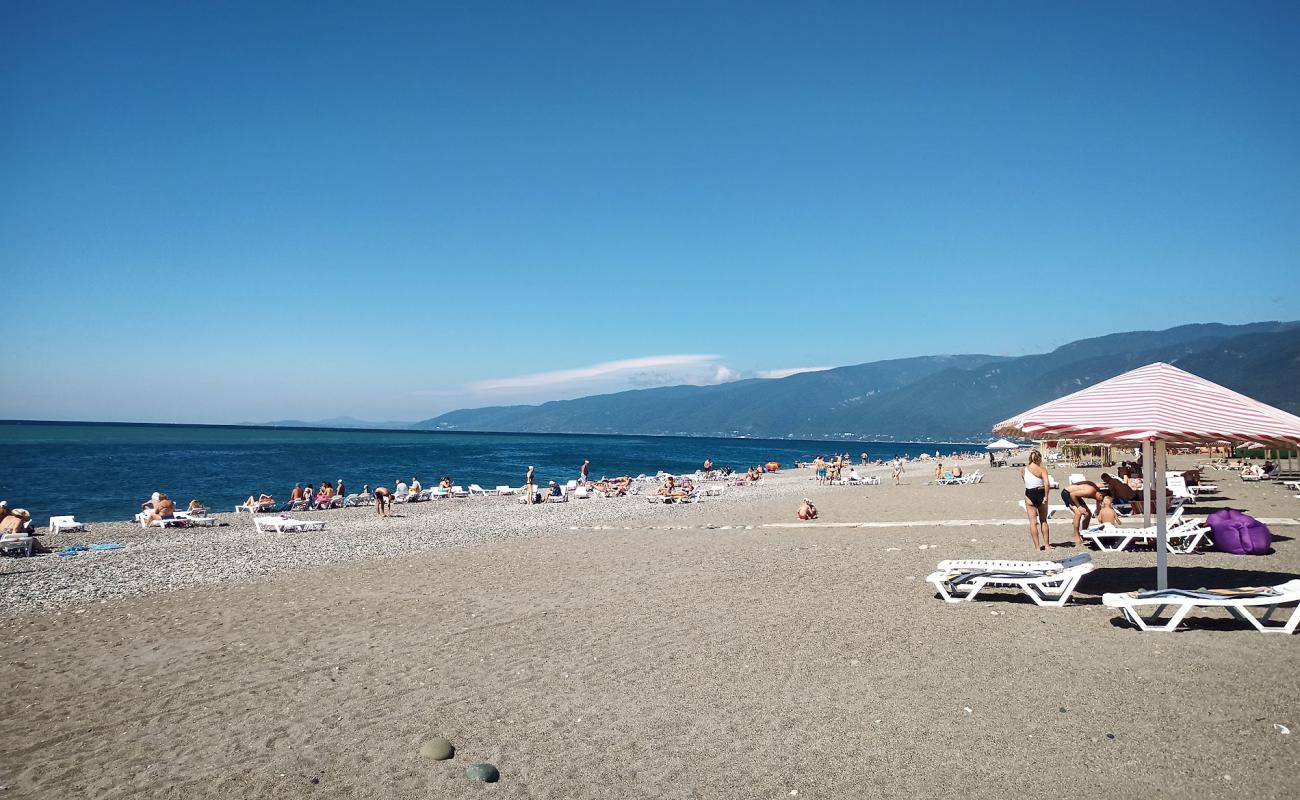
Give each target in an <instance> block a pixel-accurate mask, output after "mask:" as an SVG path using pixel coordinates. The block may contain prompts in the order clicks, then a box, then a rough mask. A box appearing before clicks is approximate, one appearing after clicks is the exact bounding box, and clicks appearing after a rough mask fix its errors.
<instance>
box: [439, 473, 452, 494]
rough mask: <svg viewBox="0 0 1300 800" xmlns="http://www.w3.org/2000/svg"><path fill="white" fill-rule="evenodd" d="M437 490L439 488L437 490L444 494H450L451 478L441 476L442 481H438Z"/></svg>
mask: <svg viewBox="0 0 1300 800" xmlns="http://www.w3.org/2000/svg"><path fill="white" fill-rule="evenodd" d="M438 488H439V489H442V490H443V491H444V492H450V491H451V476H450V475H443V476H442V480H440V481H438Z"/></svg>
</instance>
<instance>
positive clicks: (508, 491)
mask: <svg viewBox="0 0 1300 800" xmlns="http://www.w3.org/2000/svg"><path fill="white" fill-rule="evenodd" d="M519 491H520V490H519V489H516V488H514V487H513V486H498V487H497V497H509V496H510V495H512V494H519Z"/></svg>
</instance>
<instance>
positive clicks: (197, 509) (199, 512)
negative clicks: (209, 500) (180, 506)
mask: <svg viewBox="0 0 1300 800" xmlns="http://www.w3.org/2000/svg"><path fill="white" fill-rule="evenodd" d="M185 513H186V514H189V515H190V516H191V517H202V516H204V515H206V514H207V513H208V510H207V509H206V508H204V506H203V501H202V500H198V499H195V500H191V501H190V506H189V508H187V509H185Z"/></svg>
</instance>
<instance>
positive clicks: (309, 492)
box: [302, 483, 316, 508]
mask: <svg viewBox="0 0 1300 800" xmlns="http://www.w3.org/2000/svg"><path fill="white" fill-rule="evenodd" d="M302 501H303V502H304V503H306V504H307V507H308V508H315V507H316V487H315V486H313V485H311V484H310V483H309V484H307V488H305V489H303V490H302Z"/></svg>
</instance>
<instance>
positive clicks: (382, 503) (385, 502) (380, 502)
mask: <svg viewBox="0 0 1300 800" xmlns="http://www.w3.org/2000/svg"><path fill="white" fill-rule="evenodd" d="M392 507H393V493H392V492H390V491H388V489H387V488H385V487H383V486H379V487H376V488H375V516H377V517H386V516H388V510H389V509H390V508H392Z"/></svg>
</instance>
